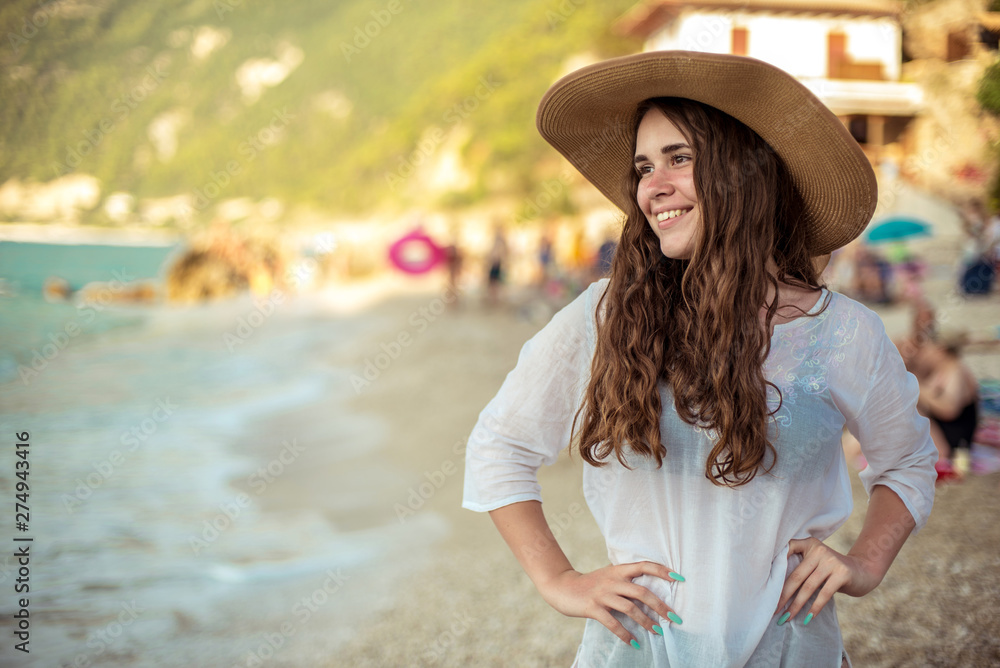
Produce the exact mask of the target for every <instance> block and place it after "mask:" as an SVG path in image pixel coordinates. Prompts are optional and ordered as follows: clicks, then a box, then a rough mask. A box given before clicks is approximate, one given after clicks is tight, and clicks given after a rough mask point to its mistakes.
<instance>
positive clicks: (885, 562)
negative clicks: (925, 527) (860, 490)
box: [844, 485, 916, 596]
mask: <svg viewBox="0 0 1000 668" xmlns="http://www.w3.org/2000/svg"><path fill="white" fill-rule="evenodd" d="M915 526H916V522H914V520H913V516H912V515H910V511H908V510H907V509H906V505H905V504H904V503H903V501H902V499H900V498H899V496H898V495H897V494H896V493H895V492H893V491H892V490H891V489H889V488H888V487H886V486H885V485H876V486H875V487H874V488H873V489H872V494H871V499H870V500H869V502H868V512H867V513H866V514H865V522H864V525H863V526H862V528H861V533H860V534H858V538H857V540H856V541H854V545H853V547H851V550H850V551H849V552H848V553H847V554H848V556H851V557H855V558H857V559H860V560H862V561H863V562H864V563H865V564H867V566H868V568H869V570H870V572H871V574H872V575H873V576H875V577H876V578H877V582H876V584H877V583H878V582H881V581H882V578H884V577H885V574H886V572H888V570H889V566H891V565H892V562H893V560H894V559H895V558H896V555H897V554H899V550H900V549H901V548H902V547H903V543H905V542H906V539H907V538H908V537H909V535H910V532H912V531H913V528H914V527H915ZM844 593H845V594H850V595H855V596H857V595H858V594H852V592H850V591H845V592H844ZM865 593H867V592H865Z"/></svg>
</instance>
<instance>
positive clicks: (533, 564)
mask: <svg viewBox="0 0 1000 668" xmlns="http://www.w3.org/2000/svg"><path fill="white" fill-rule="evenodd" d="M490 518H491V519H492V520H493V523H494V524H495V525H496V527H497V530H498V531H499V532H500V535H501V536H503V539H504V540H505V541H506V542H507V546H508V547H510V550H511V552H513V553H514V556H515V557H516V558H517V560H518V562H519V563H520V564H521V567H522V568H523V569H524V572H525V573H527V574H528V577H529V578H531V581H532V582H533V583H534V584H535V587H538V588H541V586H542V585H544V584H545V583H546V582H548V581H549V580H551V579H552V578H553V577H555V576H557V575H559V574H560V573H565V572H566V571H569V570H573V566H572V565H571V564H570V563H569V559H567V558H566V555H565V553H563V551H562V548H560V547H559V543H557V542H556V539H555V536H553V535H552V530H551V529H550V528H549V523H548V521H546V519H545V515H544V514H543V513H542V504H541V503H540V502H539V501H522V502H520V503H512V504H511V505H509V506H504V507H502V508H497V509H496V510H491V511H490Z"/></svg>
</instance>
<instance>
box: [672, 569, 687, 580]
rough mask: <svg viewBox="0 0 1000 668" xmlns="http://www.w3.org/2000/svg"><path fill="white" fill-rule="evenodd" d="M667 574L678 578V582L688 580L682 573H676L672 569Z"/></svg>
mask: <svg viewBox="0 0 1000 668" xmlns="http://www.w3.org/2000/svg"><path fill="white" fill-rule="evenodd" d="M667 575H669V576H670V577H671V578H672V579H674V580H677V581H678V582H687V580H685V579H684V576H683V575H681V574H680V573H674V572H673V571H670V572H669V573H667Z"/></svg>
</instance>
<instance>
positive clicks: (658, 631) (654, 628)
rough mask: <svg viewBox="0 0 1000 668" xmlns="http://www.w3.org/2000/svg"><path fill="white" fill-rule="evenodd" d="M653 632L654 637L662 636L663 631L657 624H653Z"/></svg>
mask: <svg viewBox="0 0 1000 668" xmlns="http://www.w3.org/2000/svg"><path fill="white" fill-rule="evenodd" d="M653 631H654V632H655V633H656V635H660V636H662V635H663V629H661V628H660V625H659V624H653Z"/></svg>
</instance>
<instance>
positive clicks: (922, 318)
mask: <svg viewBox="0 0 1000 668" xmlns="http://www.w3.org/2000/svg"><path fill="white" fill-rule="evenodd" d="M966 339H967V337H966V335H965V333H964V332H959V331H950V332H945V333H942V334H939V332H938V327H937V319H936V317H935V313H934V309H933V307H932V306H931V304H930V303H929V302H928V301H926V300H919V301H917V302H915V303H914V305H913V324H912V326H911V329H910V333H909V334H907V335H906V336H905V337H902V338H900V339H897V340H894V341H893V343H894V344H895V345H896V348H897V349H898V350H899V354H900V357H902V359H903V363H904V364H906V368H907V370H908V371H909V372H910V373H912V374H913V375H914V376H915V377H916V379H917V382H918V383H919V386H920V395H919V400H918V401H917V409H918V410H919V411H920V412H921V414H923V415H926V416H927V417H928V418H929V419H930V421H931V437H932V438H933V439H934V445H935V447H937V449H938V461H937V464H935V469H936V470H937V475H938V480H939V481H941V482H946V481H947V480H949V479H952V478H957V479H958V480H962V479H964V478H965V476H966V475H967V474H968V473H969V468H970V462H971V457H970V449H971V447H972V437H973V435H974V434H975V433H976V428H977V426H978V424H979V412H978V406H979V381H978V380H977V379H976V376H975V374H974V373H973V372H972V370H971V369H970V368H969V367H968V366H966V364H965V363H964V362H963V361H962V359H961V348H962V346H963V345H964V344H965V342H966Z"/></svg>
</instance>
